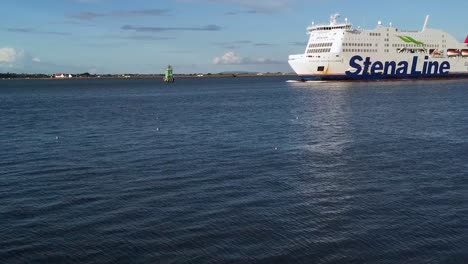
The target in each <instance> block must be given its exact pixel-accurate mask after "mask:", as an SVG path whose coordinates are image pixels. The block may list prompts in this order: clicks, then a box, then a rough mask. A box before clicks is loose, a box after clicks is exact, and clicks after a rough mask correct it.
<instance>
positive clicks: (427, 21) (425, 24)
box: [422, 15, 429, 31]
mask: <svg viewBox="0 0 468 264" xmlns="http://www.w3.org/2000/svg"><path fill="white" fill-rule="evenodd" d="M428 24H429V15H427V16H426V20H425V21H424V26H423V28H422V31H424V30H426V28H427V25H428Z"/></svg>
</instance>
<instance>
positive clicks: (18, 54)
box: [0, 48, 25, 64]
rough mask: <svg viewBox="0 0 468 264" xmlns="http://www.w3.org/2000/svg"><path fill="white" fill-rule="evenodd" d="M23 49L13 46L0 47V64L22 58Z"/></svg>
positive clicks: (23, 55)
mask: <svg viewBox="0 0 468 264" xmlns="http://www.w3.org/2000/svg"><path fill="white" fill-rule="evenodd" d="M24 57H25V52H24V50H19V49H14V48H0V64H12V63H15V62H18V61H21V60H23V58H24Z"/></svg>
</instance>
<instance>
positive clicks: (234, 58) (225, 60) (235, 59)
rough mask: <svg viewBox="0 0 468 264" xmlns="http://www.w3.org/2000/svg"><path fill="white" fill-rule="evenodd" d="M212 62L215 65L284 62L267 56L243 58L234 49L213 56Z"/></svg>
mask: <svg viewBox="0 0 468 264" xmlns="http://www.w3.org/2000/svg"><path fill="white" fill-rule="evenodd" d="M213 64H216V65H222V64H224V65H241V64H284V62H283V61H276V60H273V59H268V58H244V57H241V56H239V55H238V54H236V53H235V52H234V51H228V52H226V53H225V54H224V55H223V56H221V57H215V58H214V59H213Z"/></svg>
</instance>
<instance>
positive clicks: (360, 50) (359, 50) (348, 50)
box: [343, 49, 377, 52]
mask: <svg viewBox="0 0 468 264" xmlns="http://www.w3.org/2000/svg"><path fill="white" fill-rule="evenodd" d="M343 52H377V49H343Z"/></svg>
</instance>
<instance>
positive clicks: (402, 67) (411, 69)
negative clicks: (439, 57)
mask: <svg viewBox="0 0 468 264" xmlns="http://www.w3.org/2000/svg"><path fill="white" fill-rule="evenodd" d="M349 66H350V67H351V68H353V69H354V70H348V71H346V72H345V73H346V76H347V77H348V78H351V79H374V78H375V79H386V78H392V77H397V78H405V77H413V78H415V77H427V76H439V77H442V76H444V75H448V74H449V72H450V63H449V62H448V61H444V62H441V63H439V62H438V61H429V57H428V56H425V57H424V62H423V65H422V67H420V66H419V65H418V56H414V57H413V59H412V62H411V64H410V63H408V62H407V61H400V62H395V61H386V62H381V61H375V62H373V61H371V58H370V57H366V58H365V59H364V58H362V57H361V56H359V55H356V56H354V57H352V58H351V60H350V61H349ZM372 77H373V78H372Z"/></svg>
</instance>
